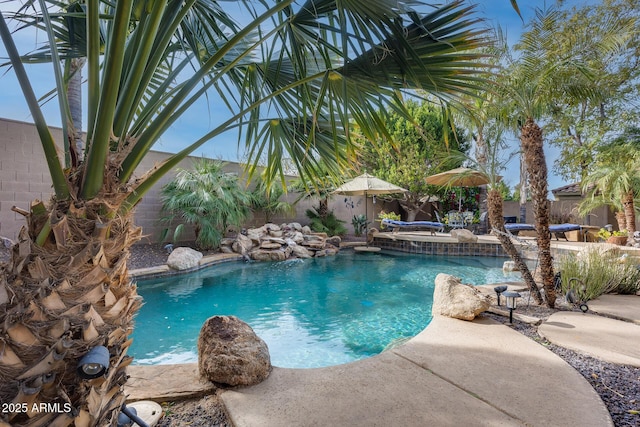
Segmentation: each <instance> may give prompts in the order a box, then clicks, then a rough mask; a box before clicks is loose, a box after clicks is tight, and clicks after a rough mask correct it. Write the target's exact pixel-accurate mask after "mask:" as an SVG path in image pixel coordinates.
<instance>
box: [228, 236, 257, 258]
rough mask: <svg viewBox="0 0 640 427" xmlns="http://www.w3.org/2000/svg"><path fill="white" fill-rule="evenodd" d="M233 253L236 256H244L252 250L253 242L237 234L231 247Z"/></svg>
mask: <svg viewBox="0 0 640 427" xmlns="http://www.w3.org/2000/svg"><path fill="white" fill-rule="evenodd" d="M231 247H232V248H233V251H234V252H235V253H237V254H241V255H246V254H247V253H248V252H249V251H251V249H252V248H253V240H252V239H250V238H249V237H247V236H245V235H244V234H238V236H236V240H235V242H233V245H231Z"/></svg>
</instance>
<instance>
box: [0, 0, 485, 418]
mask: <svg viewBox="0 0 640 427" xmlns="http://www.w3.org/2000/svg"><path fill="white" fill-rule="evenodd" d="M29 3H30V4H31V5H33V6H34V8H33V10H34V12H33V13H32V16H33V20H32V21H31V22H32V23H33V25H35V26H37V28H39V29H41V30H43V31H45V32H46V37H45V43H44V45H43V48H42V49H43V50H42V51H41V52H44V53H45V55H46V56H47V58H48V59H49V60H50V61H51V64H52V68H53V71H54V73H53V74H54V76H55V80H56V93H57V98H58V100H59V106H60V114H61V116H62V120H61V122H62V126H63V138H64V141H65V142H68V141H70V136H71V135H75V134H80V131H81V129H80V128H78V127H77V124H74V122H73V121H72V119H71V117H70V114H69V105H68V104H69V103H68V99H67V95H66V91H65V74H64V72H63V70H62V67H61V65H60V64H61V63H62V60H66V59H67V58H71V57H77V56H80V57H86V58H87V63H86V71H87V73H86V81H87V100H88V101H87V105H86V113H87V130H86V138H85V140H84V146H85V156H84V157H81V156H70V155H69V156H68V158H69V163H68V164H66V165H65V167H63V166H62V164H61V161H60V157H59V154H58V153H61V154H62V153H64V154H65V158H66V157H67V155H68V154H69V150H72V148H71V147H73V146H74V144H65V146H64V149H62V150H61V149H60V148H59V147H58V146H57V144H56V142H55V141H54V140H53V137H52V135H51V132H50V130H49V127H48V125H47V121H46V120H45V118H44V116H43V114H42V111H41V109H40V107H39V105H38V102H37V97H36V95H35V94H34V92H33V89H32V87H31V84H30V82H29V79H28V76H27V73H26V71H25V70H24V66H23V64H22V60H28V58H22V57H21V56H20V54H19V52H18V51H17V49H16V47H15V43H14V41H13V37H12V35H11V32H10V30H9V28H8V26H7V25H6V22H5V20H4V16H3V15H4V14H0V36H1V37H2V40H3V43H4V45H5V47H6V49H7V52H8V55H9V57H10V59H11V64H12V66H13V69H14V71H15V72H16V74H17V76H18V80H19V82H20V85H21V88H22V90H23V93H24V95H25V100H26V102H27V104H28V106H29V108H30V111H31V114H32V116H33V118H34V122H35V125H36V128H37V131H38V135H39V138H40V141H41V144H42V147H43V151H44V154H45V156H46V159H47V164H48V169H49V173H50V175H51V180H52V184H53V192H54V195H53V197H52V199H51V200H50V201H48V202H46V203H45V202H39V201H34V203H33V204H32V206H31V208H30V210H29V211H25V212H22V211H21V213H23V214H24V215H25V216H26V226H25V228H24V229H23V230H22V232H21V233H20V234H19V239H18V240H19V241H18V244H17V245H16V246H15V247H14V250H13V255H12V260H11V262H10V263H9V264H8V265H3V266H2V267H1V268H0V269H1V273H0V287H2V290H3V292H0V302H1V303H2V306H3V310H2V311H1V312H0V323H1V324H2V325H4V328H3V331H2V333H0V341H1V342H2V355H3V363H8V365H3V367H2V369H1V370H0V401H2V402H14V403H22V402H25V401H27V400H26V399H28V401H29V402H42V403H53V402H67V403H69V404H71V406H72V407H73V410H72V412H70V413H64V414H55V413H46V412H40V413H37V414H35V413H30V414H24V413H15V412H14V413H11V414H0V420H1V421H2V422H4V423H8V422H10V423H11V424H12V425H14V426H23V425H24V426H29V425H31V426H33V425H77V426H80V425H82V426H86V425H100V426H104V425H115V424H116V422H117V414H118V412H119V410H120V407H121V406H122V404H123V402H124V400H125V396H124V393H123V386H124V384H125V382H126V380H127V375H126V370H125V368H126V366H127V365H128V364H130V363H131V358H130V357H129V356H127V349H128V347H129V345H130V339H129V334H130V332H131V330H132V328H133V316H134V314H135V313H136V311H137V309H138V308H139V306H140V299H139V297H138V296H137V294H136V287H135V284H133V283H132V282H131V281H130V279H129V277H128V270H127V258H128V254H129V248H130V246H131V245H132V244H133V243H135V242H136V241H137V240H138V239H139V238H140V235H141V230H140V229H139V228H137V227H135V226H134V224H133V209H134V207H135V206H136V204H137V203H138V202H139V201H140V199H141V198H142V197H143V196H144V194H145V193H146V192H147V191H149V189H150V188H151V187H152V186H153V185H154V184H155V183H157V182H158V180H159V179H160V178H161V177H162V176H163V175H164V174H166V173H167V172H168V171H170V170H172V169H173V168H175V167H176V166H177V164H178V163H179V162H180V161H181V160H182V159H184V158H185V157H186V156H187V155H189V154H190V153H192V152H193V151H194V150H196V149H198V148H199V147H200V146H202V145H203V144H205V143H206V142H208V141H210V140H212V139H214V138H215V137H217V136H219V135H221V134H222V133H224V132H226V131H228V130H230V129H236V128H239V127H240V128H242V129H243V133H242V136H243V137H244V138H245V141H246V147H247V151H248V159H249V160H250V167H249V172H250V173H253V172H254V171H255V168H256V167H257V166H258V165H257V163H258V160H260V159H264V158H266V165H265V171H266V177H267V179H268V180H270V181H271V180H274V179H275V178H276V177H277V176H278V175H279V174H281V173H282V163H281V162H280V160H281V159H282V158H283V157H286V156H289V157H290V158H291V159H292V161H293V162H294V164H295V165H296V167H297V169H298V171H299V173H300V174H301V175H304V176H311V177H313V176H315V175H318V163H319V162H320V160H323V161H324V162H325V163H326V164H327V165H328V166H329V169H330V170H331V171H334V173H336V174H337V173H338V172H337V171H339V170H340V169H341V168H342V167H346V166H347V165H348V164H349V160H350V158H349V156H350V155H352V154H353V149H354V146H353V141H352V135H351V134H350V132H349V126H350V125H351V124H352V123H355V124H357V125H358V126H359V128H360V129H361V130H362V131H363V132H364V133H365V134H366V135H369V136H372V135H374V134H381V133H384V129H382V128H383V126H382V124H383V123H384V120H383V119H382V118H381V117H380V112H381V111H385V110H387V109H394V110H396V111H402V107H401V102H400V101H401V93H402V91H404V90H407V89H413V88H420V89H423V90H425V91H427V92H429V93H433V94H435V95H437V96H439V97H441V99H443V100H444V101H445V102H447V101H451V100H455V98H456V97H457V96H458V94H459V93H460V92H462V91H464V90H466V89H467V88H469V87H475V86H477V84H478V82H479V81H480V80H481V79H479V73H480V72H481V71H482V68H483V67H482V63H481V58H480V56H479V55H478V54H476V53H475V52H474V49H476V48H477V47H479V46H482V44H483V43H485V40H483V39H482V31H481V28H479V27H478V25H477V21H476V20H475V19H474V18H473V15H472V12H473V8H468V7H466V6H465V5H464V4H463V2H461V1H454V2H451V3H448V4H446V5H444V6H442V7H440V8H436V9H431V8H430V9H429V13H428V14H424V13H421V11H419V10H418V11H414V10H413V9H410V8H409V7H408V6H407V5H406V3H404V2H400V3H397V2H388V1H386V0H367V1H366V2H362V1H353V2H346V3H345V2H334V1H323V0H317V1H316V0H310V1H309V2H307V3H305V4H304V5H302V6H300V5H298V4H296V3H294V2H293V1H291V0H284V1H277V2H267V1H265V2H237V3H236V5H237V6H238V7H239V8H240V14H241V15H240V16H241V17H242V22H243V23H242V25H239V24H237V23H236V21H235V20H234V19H233V18H232V17H231V16H229V14H228V13H226V12H225V10H223V9H222V8H221V7H220V5H219V4H218V3H217V2H214V1H210V0H186V1H183V0H180V1H178V0H169V1H154V2H151V1H149V2H147V1H139V0H119V1H117V2H111V1H98V0H96V1H88V2H86V3H85V4H83V5H82V6H83V7H82V8H81V10H79V11H78V12H77V13H75V14H74V17H77V18H80V19H81V20H82V21H83V22H84V23H85V24H86V31H83V32H81V33H82V35H83V37H85V39H84V46H85V51H84V52H73V51H72V50H68V49H66V48H67V47H68V43H67V42H65V40H69V38H68V37H66V38H65V37H61V34H64V33H65V32H68V28H67V26H66V16H65V14H64V13H60V14H58V13H57V8H58V7H59V6H60V3H59V2H57V1H53V0H51V1H50V2H47V1H45V0H43V1H41V2H35V1H34V2H29ZM39 5H43V7H44V9H42V8H39ZM412 5H415V6H416V7H421V6H422V5H420V4H419V3H417V2H412ZM49 8H51V9H49ZM103 31H104V33H103ZM211 92H215V93H216V95H217V96H218V97H219V98H220V99H221V105H222V106H223V107H225V108H226V111H227V114H223V115H222V116H221V117H216V118H217V119H219V121H218V122H216V123H215V124H214V125H213V128H212V129H211V130H210V131H209V132H207V133H206V134H204V135H199V136H197V137H195V138H194V140H193V141H192V142H191V143H190V145H188V146H187V147H186V148H184V149H183V150H181V151H180V152H178V153H176V154H174V155H172V156H170V157H169V158H168V159H166V160H165V161H164V162H162V163H160V164H157V165H155V166H154V167H153V168H152V169H151V170H149V171H148V172H146V173H142V174H140V175H138V176H136V174H137V173H136V172H135V171H136V170H137V169H138V167H139V166H140V164H141V162H142V161H143V160H144V159H145V158H146V156H147V154H148V152H149V151H150V150H151V149H152V147H153V146H154V144H155V143H156V142H157V141H158V139H159V138H160V137H161V136H162V135H163V134H164V132H165V131H166V130H167V129H169V128H170V127H171V126H172V125H173V124H174V123H175V122H176V121H177V120H178V119H179V118H181V117H183V116H184V115H185V114H189V113H192V112H193V110H192V107H193V106H194V103H195V102H196V101H197V100H199V99H203V98H205V97H206V95H207V94H208V93H211ZM209 99H212V98H209ZM2 295H4V296H5V297H2ZM8 295H11V298H8ZM100 346H104V347H106V348H107V352H108V354H109V367H108V370H107V372H106V374H105V375H103V376H101V377H99V378H96V379H93V380H90V381H83V380H79V378H78V376H77V370H76V369H77V365H78V361H79V360H80V358H81V357H82V356H84V355H85V354H86V353H87V352H88V351H89V350H90V349H93V348H95V347H100ZM50 360H51V361H54V362H53V363H48V361H50ZM25 390H28V391H29V394H28V396H27V395H26V394H25Z"/></svg>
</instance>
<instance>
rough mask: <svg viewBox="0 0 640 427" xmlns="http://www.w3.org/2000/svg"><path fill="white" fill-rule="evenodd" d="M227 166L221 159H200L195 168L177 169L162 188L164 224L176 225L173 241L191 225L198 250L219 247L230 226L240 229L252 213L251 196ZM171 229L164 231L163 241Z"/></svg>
mask: <svg viewBox="0 0 640 427" xmlns="http://www.w3.org/2000/svg"><path fill="white" fill-rule="evenodd" d="M224 166H225V163H224V162H221V161H219V160H208V159H200V160H198V161H196V162H195V163H194V165H193V169H189V170H187V169H178V173H177V174H176V176H175V178H173V179H172V180H171V181H170V182H169V183H167V184H166V185H165V186H164V187H162V191H161V196H160V199H161V200H162V210H163V212H165V213H166V215H165V216H164V217H163V218H162V221H163V222H164V223H166V224H170V225H173V224H176V223H177V226H176V227H175V229H174V232H173V239H172V240H173V241H174V242H175V241H176V240H178V239H179V238H180V234H181V233H182V231H183V230H184V226H185V224H188V225H192V226H193V230H194V232H195V236H196V244H197V245H198V247H199V248H201V249H214V248H217V247H218V246H219V245H220V241H221V239H222V237H223V235H224V232H225V230H226V228H227V226H229V225H235V226H236V227H239V226H241V225H242V223H243V221H245V220H246V219H247V217H248V216H249V214H250V213H251V209H250V205H251V202H252V198H251V194H250V193H249V192H247V191H245V190H244V189H243V188H242V187H241V186H240V185H239V183H238V177H237V175H235V174H230V173H226V172H225V171H224ZM170 228H171V227H168V228H166V229H165V230H164V231H163V234H162V237H161V239H162V240H163V241H164V240H165V239H167V238H168V237H169V235H170Z"/></svg>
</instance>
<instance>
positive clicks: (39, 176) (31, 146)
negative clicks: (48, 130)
mask: <svg viewBox="0 0 640 427" xmlns="http://www.w3.org/2000/svg"><path fill="white" fill-rule="evenodd" d="M53 137H54V138H55V140H56V142H59V141H61V139H62V131H61V130H59V129H54V130H53ZM38 141H39V139H38V133H37V131H36V128H35V126H34V125H33V124H30V123H23V122H17V121H13V120H6V119H0V236H4V237H8V238H10V239H12V240H15V239H16V238H17V236H18V232H19V231H20V228H21V227H22V226H23V225H24V217H23V216H22V215H19V214H17V213H15V212H13V211H12V210H11V208H12V207H13V206H16V207H19V208H21V209H24V210H28V209H29V205H30V203H31V201H32V200H35V199H39V200H48V199H49V198H50V197H51V193H52V188H51V179H50V178H49V172H48V171H49V169H48V168H47V162H46V158H45V156H44V152H43V151H42V146H41V145H40V143H39V142H38Z"/></svg>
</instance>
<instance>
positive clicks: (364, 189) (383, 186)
mask: <svg viewBox="0 0 640 427" xmlns="http://www.w3.org/2000/svg"><path fill="white" fill-rule="evenodd" d="M407 191H409V190H405V189H404V188H402V187H398V186H397V185H395V184H392V183H390V182H387V181H384V180H382V179H380V178H376V177H375V176H372V175H369V174H368V173H363V174H362V175H360V176H358V177H355V178H353V179H352V180H351V181H347V182H345V183H344V184H342V185H341V186H340V187H338V188H336V189H335V190H333V192H334V193H336V194H345V195H347V196H363V195H364V196H367V195H374V194H393V193H406V192H407Z"/></svg>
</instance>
